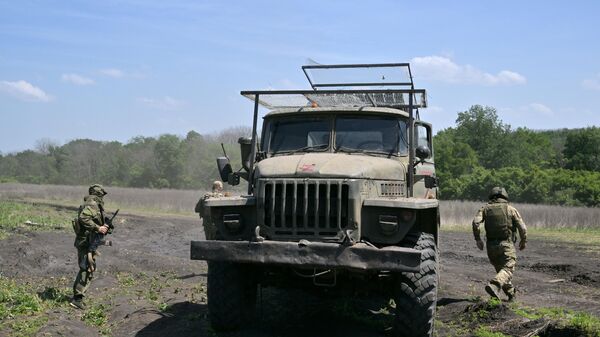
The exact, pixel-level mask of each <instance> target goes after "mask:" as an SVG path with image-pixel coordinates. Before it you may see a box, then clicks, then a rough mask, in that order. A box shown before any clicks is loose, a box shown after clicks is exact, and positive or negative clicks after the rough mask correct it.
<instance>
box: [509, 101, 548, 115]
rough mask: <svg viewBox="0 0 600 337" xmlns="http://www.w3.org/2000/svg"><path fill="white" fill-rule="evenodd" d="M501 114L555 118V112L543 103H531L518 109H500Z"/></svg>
mask: <svg viewBox="0 0 600 337" xmlns="http://www.w3.org/2000/svg"><path fill="white" fill-rule="evenodd" d="M499 110H500V111H501V112H503V113H506V114H513V115H525V114H528V115H532V114H533V115H543V116H553V115H554V110H552V109H551V108H550V107H548V106H547V105H545V104H542V103H537V102H535V103H529V104H525V105H521V106H518V107H516V108H500V109H499Z"/></svg>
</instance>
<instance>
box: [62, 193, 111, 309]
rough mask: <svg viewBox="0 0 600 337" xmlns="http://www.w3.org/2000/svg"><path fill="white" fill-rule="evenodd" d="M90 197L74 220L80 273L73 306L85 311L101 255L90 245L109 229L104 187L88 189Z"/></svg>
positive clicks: (74, 284)
mask: <svg viewBox="0 0 600 337" xmlns="http://www.w3.org/2000/svg"><path fill="white" fill-rule="evenodd" d="M88 192H89V195H88V196H86V197H85V198H84V199H83V201H84V202H83V204H82V205H81V206H79V211H78V213H77V218H76V219H75V220H73V229H74V230H75V233H76V237H75V244H74V245H75V248H76V249H77V261H78V265H79V272H78V273H77V277H76V278H75V282H74V283H73V299H72V300H71V302H70V304H71V306H73V307H75V308H78V309H82V310H83V309H85V305H84V303H83V297H84V296H85V292H86V290H87V288H88V287H89V285H90V282H91V280H92V278H93V275H94V271H95V270H96V257H97V256H98V255H99V253H97V252H96V251H95V249H91V247H90V243H91V242H92V240H94V239H95V238H96V236H97V235H104V234H106V233H107V232H108V230H109V227H108V226H107V225H106V223H105V221H106V218H105V217H104V199H103V198H104V196H105V195H106V191H105V190H104V188H103V187H102V185H98V184H94V185H92V186H90V188H89V189H88Z"/></svg>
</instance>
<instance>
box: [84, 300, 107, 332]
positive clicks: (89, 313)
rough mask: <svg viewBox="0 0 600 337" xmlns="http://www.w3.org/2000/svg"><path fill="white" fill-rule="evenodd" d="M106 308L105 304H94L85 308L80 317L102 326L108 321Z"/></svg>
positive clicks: (87, 321)
mask: <svg viewBox="0 0 600 337" xmlns="http://www.w3.org/2000/svg"><path fill="white" fill-rule="evenodd" d="M107 309H108V307H107V305H105V304H102V303H98V304H94V305H92V306H90V307H88V308H87V309H86V310H85V313H84V314H83V317H81V319H82V320H83V321H84V322H86V323H88V324H90V325H93V326H96V327H102V326H104V325H105V324H106V322H108V315H107V314H106V310H107Z"/></svg>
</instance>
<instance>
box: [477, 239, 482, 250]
mask: <svg viewBox="0 0 600 337" xmlns="http://www.w3.org/2000/svg"><path fill="white" fill-rule="evenodd" d="M475 243H477V248H479V250H483V241H481V239H479V240H475Z"/></svg>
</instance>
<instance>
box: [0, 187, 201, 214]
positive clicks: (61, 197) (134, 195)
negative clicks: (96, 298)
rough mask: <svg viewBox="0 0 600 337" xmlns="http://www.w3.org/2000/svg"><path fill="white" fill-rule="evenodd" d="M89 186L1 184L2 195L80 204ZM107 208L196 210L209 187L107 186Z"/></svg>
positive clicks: (185, 212)
mask: <svg viewBox="0 0 600 337" xmlns="http://www.w3.org/2000/svg"><path fill="white" fill-rule="evenodd" d="M87 189H88V186H65V185H33V184H16V183H6V184H0V199H25V200H38V201H39V200H44V201H48V202H53V203H57V204H62V205H64V204H70V205H71V206H75V207H76V206H78V205H79V204H81V202H82V201H83V197H84V196H86V195H87ZM106 190H107V192H108V195H107V196H106V203H107V209H111V210H114V209H115V208H121V209H134V210H140V211H153V210H154V211H163V212H168V213H182V214H194V207H195V206H196V202H198V199H199V198H200V197H201V196H202V195H204V194H205V193H206V191H190V190H170V189H161V190H158V189H146V188H124V187H106Z"/></svg>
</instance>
